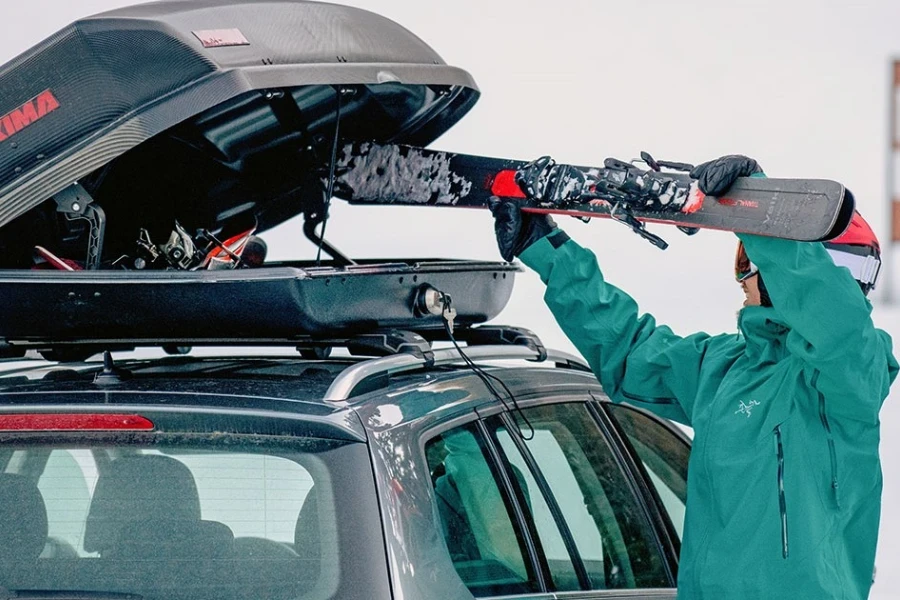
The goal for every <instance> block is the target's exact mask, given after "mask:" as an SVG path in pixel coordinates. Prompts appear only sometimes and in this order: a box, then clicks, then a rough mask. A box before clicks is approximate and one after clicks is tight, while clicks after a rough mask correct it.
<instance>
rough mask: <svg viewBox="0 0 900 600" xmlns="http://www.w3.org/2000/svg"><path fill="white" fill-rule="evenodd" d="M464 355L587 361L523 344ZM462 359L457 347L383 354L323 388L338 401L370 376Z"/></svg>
mask: <svg viewBox="0 0 900 600" xmlns="http://www.w3.org/2000/svg"><path fill="white" fill-rule="evenodd" d="M465 353H466V356H468V357H469V358H470V359H472V360H482V361H488V360H530V361H534V362H541V361H543V360H549V361H552V362H553V363H556V364H559V365H566V366H568V367H570V368H577V369H579V370H587V371H589V370H590V368H589V367H588V366H587V364H586V363H585V362H584V361H583V360H581V359H580V358H578V357H577V356H574V355H572V354H569V353H567V352H562V351H559V350H544V351H543V352H542V351H541V350H537V349H531V348H528V347H526V346H476V347H468V348H466V349H465ZM461 362H463V359H462V356H460V353H459V351H458V350H457V349H456V348H446V349H443V350H436V351H435V352H434V357H433V359H432V360H431V361H428V360H426V359H423V358H417V357H416V356H414V355H412V354H398V355H395V356H387V357H384V358H376V359H373V360H367V361H365V362H362V363H359V364H356V365H353V366H352V367H349V368H347V369H345V370H344V371H343V372H342V373H341V374H340V375H338V377H337V378H336V379H335V380H334V381H333V382H332V383H331V387H329V388H328V391H327V392H325V397H324V400H325V401H326V402H341V401H344V400H348V399H349V398H352V397H353V396H354V395H355V394H354V392H356V390H357V389H358V388H359V387H360V386H361V385H362V384H363V383H364V382H365V381H366V380H369V379H371V378H373V377H379V376H385V375H395V374H397V373H403V372H406V371H415V370H417V369H421V368H430V367H437V366H444V365H452V364H457V363H461Z"/></svg>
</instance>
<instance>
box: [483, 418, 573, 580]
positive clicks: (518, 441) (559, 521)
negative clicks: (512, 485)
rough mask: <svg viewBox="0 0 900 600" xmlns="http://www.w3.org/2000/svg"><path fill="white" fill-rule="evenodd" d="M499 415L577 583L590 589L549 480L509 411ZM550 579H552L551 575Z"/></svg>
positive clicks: (520, 499) (522, 500) (570, 533)
mask: <svg viewBox="0 0 900 600" xmlns="http://www.w3.org/2000/svg"><path fill="white" fill-rule="evenodd" d="M499 417H500V421H501V422H502V423H503V425H504V426H505V427H506V429H507V431H508V432H509V433H510V436H509V437H510V438H511V439H512V441H513V444H515V446H516V448H517V449H518V451H519V453H520V454H521V455H522V458H523V459H524V460H525V464H526V465H527V466H528V470H529V471H530V472H531V476H532V477H534V480H535V482H536V483H537V485H538V489H539V491H540V493H541V495H542V496H543V497H544V501H545V502H546V503H547V507H548V508H549V509H550V514H551V515H552V516H553V520H554V522H555V523H556V528H557V530H558V531H559V533H560V535H561V536H562V538H563V543H564V544H565V546H566V552H568V554H569V559H570V560H571V561H572V567H573V568H574V569H575V575H576V576H577V577H578V585H580V586H581V589H582V590H590V589H591V582H590V577H588V573H587V568H586V567H585V566H584V560H583V559H582V558H581V554H580V553H579V552H578V547H577V545H576V544H575V536H573V535H572V530H571V529H570V528H569V524H568V523H566V520H565V516H564V515H563V512H562V509H561V508H560V506H559V503H558V502H557V501H556V496H554V495H553V491H552V490H551V489H550V484H549V482H548V481H547V480H546V478H545V477H544V475H543V473H542V472H541V470H540V467H539V466H538V464H537V461H536V460H535V458H534V455H533V454H532V453H531V451H530V450H528V446H526V444H525V441H524V440H522V438H521V437H519V436H518V435H516V434H515V433H514V432H515V431H517V428H518V426H517V424H516V423H515V422H514V421H513V418H512V416H511V415H510V413H509V412H504V413H501V414H500V415H499ZM492 441H493V442H494V443H498V441H497V440H496V439H495V438H494V437H493V436H492ZM498 445H499V443H498ZM506 466H507V465H506V464H504V467H506ZM517 499H518V501H519V502H522V503H524V498H522V497H520V495H518V494H517ZM523 510H524V508H523ZM538 537H540V536H538ZM543 559H544V561H545V562H546V557H543ZM547 570H548V573H549V570H550V566H549V562H547ZM550 579H551V581H552V575H551V577H550Z"/></svg>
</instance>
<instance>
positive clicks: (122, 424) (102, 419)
mask: <svg viewBox="0 0 900 600" xmlns="http://www.w3.org/2000/svg"><path fill="white" fill-rule="evenodd" d="M151 429H153V422H152V421H150V420H149V419H147V418H146V417H142V416H140V415H121V414H109V413H67V414H59V413H30V414H16V415H0V431H149V430H151Z"/></svg>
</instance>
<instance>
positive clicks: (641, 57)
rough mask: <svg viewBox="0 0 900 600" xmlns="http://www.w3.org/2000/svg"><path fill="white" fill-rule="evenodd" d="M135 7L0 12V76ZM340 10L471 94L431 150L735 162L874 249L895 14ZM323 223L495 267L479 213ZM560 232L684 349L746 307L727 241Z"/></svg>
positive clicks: (113, 3) (669, 234)
mask: <svg viewBox="0 0 900 600" xmlns="http://www.w3.org/2000/svg"><path fill="white" fill-rule="evenodd" d="M188 1H189V0H188ZM131 3H132V2H128V1H121V0H31V1H30V2H12V1H11V0H6V1H4V2H3V9H4V11H3V12H4V24H5V27H4V35H3V36H2V37H0V60H4V61H5V60H7V59H9V58H12V57H13V56H14V55H15V54H17V53H19V52H21V51H22V50H24V49H25V48H27V47H28V46H30V45H32V44H34V43H37V42H38V41H40V40H41V39H43V38H44V37H46V36H48V35H50V34H51V33H53V32H54V31H56V30H58V29H59V28H61V27H63V26H64V25H66V24H67V23H68V22H70V21H72V20H74V19H76V18H77V17H79V16H82V15H87V14H91V13H94V12H100V11H103V10H107V9H111V8H116V7H119V6H124V5H127V4H131ZM346 3H347V4H353V5H357V6H361V7H364V8H367V9H370V10H373V11H375V12H378V13H381V14H383V15H385V16H387V17H390V18H392V19H394V20H396V21H398V22H400V23H401V24H403V25H405V26H406V27H407V28H409V29H411V30H412V31H414V32H416V33H417V34H418V35H419V36H421V37H422V38H423V39H425V40H426V41H427V42H428V43H429V44H431V45H432V46H433V47H434V48H435V49H436V50H437V51H438V52H439V53H440V54H441V55H442V56H443V57H444V59H445V60H446V61H447V62H448V63H450V64H453V65H455V66H459V67H462V68H464V69H466V70H468V71H469V72H470V73H472V75H473V76H474V77H475V80H476V81H477V82H478V84H479V86H480V88H481V90H482V93H483V96H482V98H481V100H480V101H479V103H478V104H477V105H476V107H475V108H474V109H473V111H472V112H471V113H470V114H469V115H468V116H467V117H466V118H465V119H463V120H462V121H461V122H460V123H459V125H457V126H456V127H455V128H454V129H453V130H451V131H450V132H449V133H447V134H446V135H445V136H444V137H443V138H442V139H440V140H438V141H437V142H436V143H435V144H433V147H436V148H440V149H447V150H457V151H463V152H468V153H477V154H485V155H496V156H504V157H510V158H521V159H531V158H535V157H537V156H540V155H542V154H551V155H553V156H554V157H555V158H557V159H558V160H560V161H564V162H573V163H580V164H600V163H602V160H603V159H604V158H605V157H607V156H615V157H618V158H623V159H630V158H633V157H634V156H636V155H637V154H638V152H639V151H641V150H648V151H650V152H651V153H652V154H653V155H654V156H655V157H657V158H660V159H669V160H677V161H683V162H701V161H703V160H707V159H710V158H714V157H716V156H718V155H721V154H726V153H742V154H748V155H750V156H753V157H755V158H757V159H758V160H759V162H760V163H761V164H762V165H763V167H764V168H765V169H766V171H767V173H768V174H769V175H770V176H773V177H822V178H829V179H837V180H839V181H842V182H844V183H845V184H846V185H847V186H848V187H849V188H850V189H852V190H853V191H854V193H855V195H856V198H857V200H858V203H859V207H860V209H861V210H862V211H863V213H864V214H865V215H866V217H867V218H868V219H869V221H870V222H871V223H872V225H873V226H874V227H876V229H878V230H879V232H881V234H882V235H881V237H882V239H883V240H884V241H886V233H885V232H886V228H887V219H886V215H887V211H888V207H887V204H886V200H885V198H886V190H885V188H886V183H885V182H886V169H887V157H886V155H885V151H886V147H887V139H888V134H887V131H886V129H887V124H886V123H887V110H888V82H889V79H888V78H889V64H890V58H891V57H893V56H894V55H898V56H900V0H857V1H855V2H835V1H832V0H820V1H815V0H754V1H752V2H746V1H744V0H740V1H731V2H726V1H721V0H719V1H716V0H681V1H678V2H674V1H666V0H643V1H637V0H630V1H624V0H617V1H605V0H557V1H555V2H535V1H533V0H518V1H517V0H490V1H489V2H488V1H487V0H481V1H475V0H453V1H452V2H434V1H425V0H370V1H361V0H357V1H348V2H346ZM332 216H333V217H334V218H333V220H332V221H331V223H330V224H329V226H328V233H329V237H330V239H331V241H332V242H333V243H335V244H336V245H337V246H338V247H339V248H341V249H342V250H344V251H345V252H348V253H350V254H352V255H357V256H384V257H390V256H394V257H396V256H416V255H418V256H429V257H434V256H447V257H471V258H480V259H494V258H497V254H496V248H495V245H494V240H493V236H492V229H491V221H490V218H489V215H488V214H487V213H484V212H481V211H464V210H458V209H429V210H422V209H403V208H384V207H371V208H364V207H347V206H342V205H340V204H338V205H336V206H335V207H334V208H333V211H332ZM560 223H561V224H562V225H563V226H564V227H565V228H566V230H567V231H568V232H569V233H570V235H572V237H574V238H576V239H577V240H578V241H580V242H581V243H582V244H584V245H587V246H589V247H591V248H592V249H594V250H595V251H596V252H597V254H598V256H599V258H600V262H601V265H602V266H603V268H604V270H605V272H606V273H607V277H608V279H609V280H611V281H612V282H613V283H616V284H617V285H619V286H620V287H622V288H624V289H626V290H627V291H629V292H630V293H631V294H632V295H633V296H634V297H635V298H636V299H637V300H638V302H639V304H640V305H641V308H642V310H645V311H648V312H651V313H653V314H654V315H656V316H657V318H658V320H659V321H660V322H664V323H667V324H669V325H671V326H672V327H673V328H674V329H675V330H676V331H678V332H681V333H690V332H692V331H696V330H705V331H708V332H721V331H733V330H734V326H735V311H736V310H737V309H738V308H739V305H740V303H741V301H742V295H741V293H740V290H739V288H738V287H737V285H736V284H735V283H734V282H733V279H732V261H733V254H734V246H735V240H734V237H733V236H731V235H729V234H725V233H719V232H701V233H700V234H698V235H697V236H695V237H693V238H687V237H685V236H684V235H683V234H681V233H679V232H678V231H676V230H674V229H669V228H666V227H663V226H656V227H655V228H653V230H654V231H655V232H656V233H658V234H663V235H664V237H666V238H667V239H668V241H669V242H670V243H671V247H670V249H669V250H667V251H665V252H661V251H659V250H658V249H656V248H655V247H653V246H651V245H650V244H648V243H647V242H644V241H642V240H641V239H639V238H638V237H637V236H635V235H634V234H632V233H630V232H629V231H627V230H626V229H625V228H624V227H621V226H620V225H616V224H614V223H611V222H608V221H602V222H593V223H590V224H588V225H585V224H581V223H579V222H576V221H574V220H573V221H571V222H567V221H561V222H560ZM301 237H302V234H301V231H300V224H299V223H297V222H291V223H288V224H287V225H285V226H282V227H281V228H279V229H278V230H276V231H274V232H273V233H272V235H270V236H268V240H269V242H270V248H271V250H272V254H271V256H272V258H287V257H298V256H308V255H310V251H309V250H308V249H307V248H306V246H307V245H306V244H305V242H301V243H300V246H299V247H300V249H299V250H298V244H297V240H298V239H301ZM897 288H898V292H900V284H898V286H897ZM880 291H881V292H883V290H880ZM541 293H542V290H541V285H540V282H539V281H537V278H536V277H534V276H533V275H531V274H524V275H522V276H521V277H520V278H519V281H518V285H517V289H516V292H515V293H514V296H513V299H512V301H511V303H510V305H509V307H508V308H507V310H506V311H505V312H504V313H503V314H502V315H501V317H500V319H498V322H506V323H514V324H517V325H521V326H525V327H528V328H530V329H533V330H535V331H537V332H538V333H539V334H541V335H542V337H543V338H544V340H545V341H546V342H547V343H548V344H549V345H552V346H556V347H560V348H563V349H571V345H570V344H569V343H568V341H567V340H565V338H564V337H563V336H562V334H561V333H560V332H559V330H558V328H557V327H556V325H555V323H554V322H553V320H552V317H551V316H550V315H549V312H548V311H547V310H546V309H545V308H544V306H543V303H542V301H541ZM817 310H821V308H818V309H817ZM823 318H827V316H826V315H824V314H823ZM876 324H878V325H879V326H882V327H884V328H885V329H888V330H889V331H891V332H892V333H894V335H895V336H900V309H893V308H889V307H878V308H877V310H876ZM895 396H896V397H895V398H893V399H889V401H888V404H887V405H886V408H885V410H884V412H883V414H882V417H883V422H884V434H883V438H884V439H885V442H884V444H883V455H884V462H885V468H884V470H885V477H886V493H885V511H884V519H885V526H884V528H883V533H882V537H881V541H880V551H879V562H878V564H879V577H878V581H877V583H876V587H875V593H873V597H878V598H893V597H898V598H900V591H898V592H897V593H896V594H897V595H896V596H894V595H893V594H892V593H891V592H890V590H892V589H897V590H900V573H898V572H897V571H898V570H897V569H896V568H895V565H896V564H897V563H898V561H900V441H898V442H895V441H893V439H896V438H900V436H898V435H897V434H896V433H894V432H898V431H900V408H894V406H893V402H896V401H897V400H898V399H900V394H897V393H896V392H895ZM894 540H896V541H894Z"/></svg>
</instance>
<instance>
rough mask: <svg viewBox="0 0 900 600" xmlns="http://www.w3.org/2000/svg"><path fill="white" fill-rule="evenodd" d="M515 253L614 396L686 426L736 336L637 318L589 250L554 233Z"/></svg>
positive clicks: (733, 350) (734, 349) (728, 358)
mask: <svg viewBox="0 0 900 600" xmlns="http://www.w3.org/2000/svg"><path fill="white" fill-rule="evenodd" d="M520 258H521V260H522V262H524V263H525V264H526V265H528V266H529V267H531V268H532V269H534V270H535V271H537V273H538V275H540V277H541V280H543V282H544V283H545V284H546V285H547V291H546V293H545V295H544V300H545V301H546V302H547V305H548V306H549V307H550V310H551V311H552V312H553V315H554V317H555V318H556V321H557V322H558V323H559V325H560V327H561V328H562V330H563V332H565V334H566V335H567V336H568V338H569V339H570V340H571V341H572V343H573V344H574V345H575V347H576V348H577V349H578V350H579V352H581V354H582V356H584V357H585V359H586V360H587V361H588V363H589V364H590V366H591V369H592V370H593V371H594V373H595V374H596V375H597V378H598V379H599V380H600V383H601V385H602V386H603V389H604V391H605V392H606V393H607V395H609V397H610V399H612V400H613V401H614V402H627V403H629V404H632V405H635V406H640V407H641V408H646V409H648V410H650V411H652V412H654V413H656V414H657V415H659V416H662V417H664V418H668V419H672V420H674V421H678V422H680V423H683V424H685V425H691V424H692V420H693V413H694V407H695V405H696V404H697V402H696V401H697V397H698V394H699V393H701V388H706V391H707V392H709V393H713V392H714V391H715V389H714V388H710V387H709V386H711V385H712V386H717V385H718V382H719V381H721V379H722V377H723V376H724V373H725V371H726V370H727V368H728V367H729V366H730V364H731V363H733V361H734V360H735V359H736V358H737V356H738V355H739V353H740V343H739V342H738V340H737V336H728V335H722V336H709V335H707V334H705V333H698V334H695V335H691V336H688V337H680V336H678V335H675V334H674V333H673V332H672V331H671V330H670V329H669V328H668V327H665V326H660V327H658V326H657V325H656V321H655V319H654V318H653V317H652V316H651V315H647V314H644V315H640V316H639V315H638V307H637V303H636V302H635V301H634V300H633V299H632V298H631V297H630V296H629V295H628V294H626V293H625V292H623V291H621V290H619V289H618V288H616V287H614V286H612V285H610V284H609V283H607V282H606V281H605V280H604V278H603V274H602V273H601V272H600V269H599V267H598V265H597V260H596V258H595V256H594V254H593V253H592V252H590V251H589V250H586V249H584V248H582V247H581V246H579V245H578V244H577V243H575V242H574V241H572V240H570V239H569V238H568V236H566V234H565V233H563V232H562V231H556V232H554V233H552V234H550V235H549V236H547V237H545V238H543V239H541V240H539V241H538V242H536V243H534V244H532V246H530V247H529V248H528V249H526V250H525V251H524V252H523V253H522V255H521V257H520ZM704 384H705V385H704Z"/></svg>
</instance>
